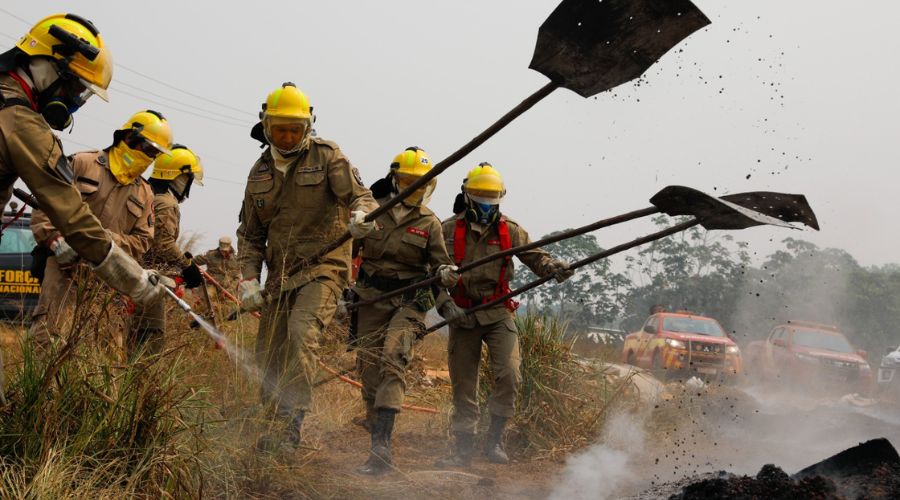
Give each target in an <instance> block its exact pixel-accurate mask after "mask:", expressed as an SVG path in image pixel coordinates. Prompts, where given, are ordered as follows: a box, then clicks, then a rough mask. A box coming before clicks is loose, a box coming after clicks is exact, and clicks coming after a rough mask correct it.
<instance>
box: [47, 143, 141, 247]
mask: <svg viewBox="0 0 900 500" xmlns="http://www.w3.org/2000/svg"><path fill="white" fill-rule="evenodd" d="M107 161H108V160H107V157H106V153H104V152H103V151H85V152H82V153H75V154H74V155H73V156H72V157H71V159H70V163H71V166H72V171H73V172H74V174H75V186H76V187H77V188H78V191H80V192H81V197H82V199H84V201H85V202H87V204H88V206H89V207H90V208H91V212H93V213H94V215H95V216H96V217H97V218H98V219H99V220H100V223H101V224H102V225H103V227H104V228H105V229H107V230H108V231H109V232H110V236H111V237H112V239H113V241H115V242H116V245H119V246H120V247H122V249H123V250H125V251H126V252H128V253H129V254H131V256H132V257H134V258H135V259H140V258H141V257H143V256H144V253H146V252H147V250H148V249H149V248H150V242H151V241H152V239H153V191H152V190H151V189H150V185H149V184H148V183H147V181H145V180H144V179H142V178H140V177H138V178H137V179H135V181H134V182H132V183H131V184H129V185H127V186H123V185H122V184H120V183H119V181H117V180H116V178H115V176H113V174H112V172H110V170H109V166H108V164H107ZM31 231H32V232H33V233H34V239H35V240H36V241H37V242H38V243H39V244H42V245H44V244H46V243H47V242H49V241H52V240H53V239H55V238H56V236H57V235H59V231H57V230H56V228H55V227H54V226H53V223H52V222H50V219H49V218H48V217H47V214H45V213H44V212H43V211H42V210H35V211H34V213H33V214H32V215H31Z"/></svg>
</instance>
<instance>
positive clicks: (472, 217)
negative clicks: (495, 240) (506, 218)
mask: <svg viewBox="0 0 900 500" xmlns="http://www.w3.org/2000/svg"><path fill="white" fill-rule="evenodd" d="M475 198H477V197H475ZM466 199H467V201H468V205H469V207H468V209H467V210H466V220H468V221H469V222H476V223H478V224H482V225H485V226H489V225H491V224H493V223H494V222H496V221H497V219H498V218H499V217H500V205H499V204H498V203H491V202H488V201H486V200H481V199H473V197H472V196H470V195H466ZM498 201H499V200H498Z"/></svg>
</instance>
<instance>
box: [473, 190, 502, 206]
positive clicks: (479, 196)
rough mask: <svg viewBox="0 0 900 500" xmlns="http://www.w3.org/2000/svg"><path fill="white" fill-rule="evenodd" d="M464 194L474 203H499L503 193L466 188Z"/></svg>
mask: <svg viewBox="0 0 900 500" xmlns="http://www.w3.org/2000/svg"><path fill="white" fill-rule="evenodd" d="M466 194H467V195H469V199H471V200H472V201H474V202H475V203H484V204H487V205H499V204H500V202H502V201H503V194H502V193H498V192H496V191H482V190H480V189H467V190H466Z"/></svg>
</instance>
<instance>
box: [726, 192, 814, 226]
mask: <svg viewBox="0 0 900 500" xmlns="http://www.w3.org/2000/svg"><path fill="white" fill-rule="evenodd" d="M721 199H723V200H725V201H729V202H731V203H736V204H738V205H740V206H742V207H745V208H749V209H751V210H756V211H757V212H762V213H764V214H766V215H769V216H772V217H777V218H779V219H781V220H783V221H786V222H800V223H803V224H805V225H807V226H809V227H811V228H813V229H815V230H816V231H818V230H819V221H818V219H816V214H815V212H813V210H812V207H810V206H809V202H807V201H806V196H803V195H802V194H786V193H774V192H771V191H749V192H746V193H735V194H729V195H725V196H723V197H722V198H721Z"/></svg>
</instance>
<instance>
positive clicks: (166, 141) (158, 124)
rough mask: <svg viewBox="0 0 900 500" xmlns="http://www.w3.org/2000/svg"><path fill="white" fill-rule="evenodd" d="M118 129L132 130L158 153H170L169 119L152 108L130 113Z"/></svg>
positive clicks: (170, 134) (170, 132)
mask: <svg viewBox="0 0 900 500" xmlns="http://www.w3.org/2000/svg"><path fill="white" fill-rule="evenodd" d="M119 130H120V131H125V132H127V131H134V132H135V133H137V135H139V136H140V137H141V138H142V139H144V140H145V141H147V142H148V143H150V145H151V146H153V148H155V149H156V150H157V151H159V153H165V154H171V151H169V147H170V146H171V145H172V128H171V127H170V126H169V121H168V120H166V118H165V117H164V116H163V115H162V114H161V113H159V112H158V111H153V110H152V109H146V110H144V111H138V112H137V113H135V114H133V115H131V118H129V119H128V121H126V122H125V123H124V124H123V125H122V126H121V127H119ZM157 154H158V153H157Z"/></svg>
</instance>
